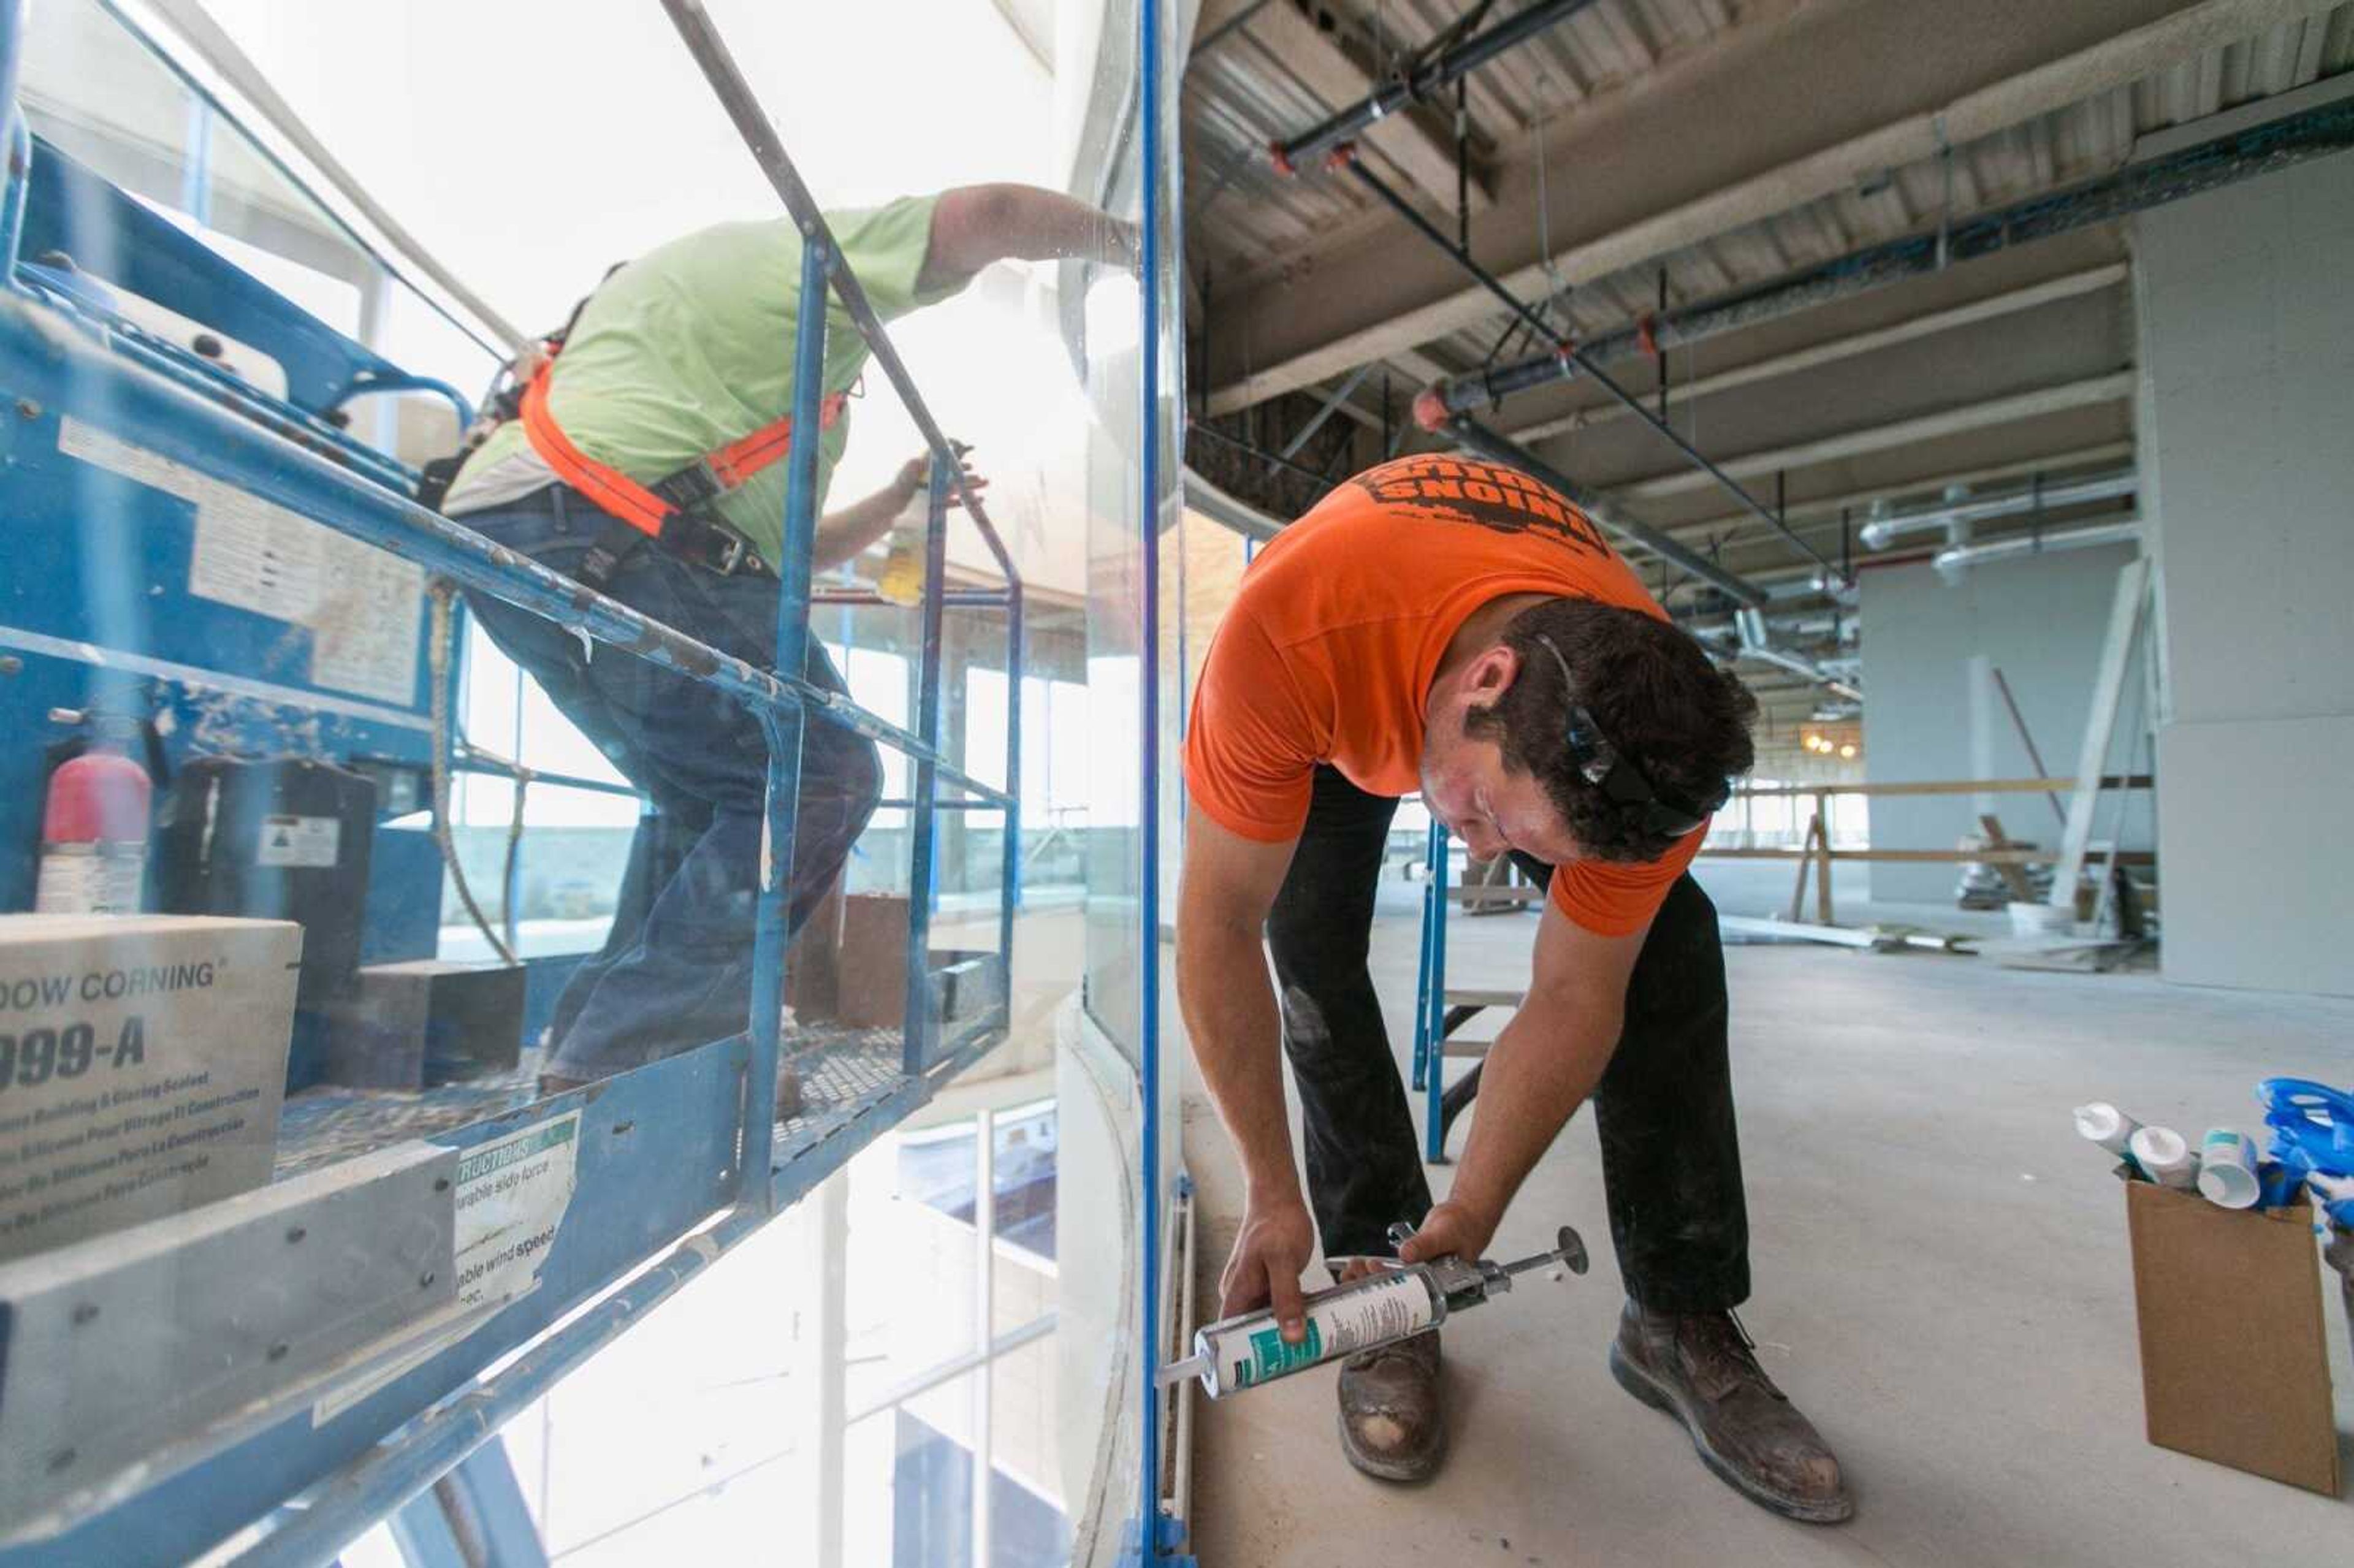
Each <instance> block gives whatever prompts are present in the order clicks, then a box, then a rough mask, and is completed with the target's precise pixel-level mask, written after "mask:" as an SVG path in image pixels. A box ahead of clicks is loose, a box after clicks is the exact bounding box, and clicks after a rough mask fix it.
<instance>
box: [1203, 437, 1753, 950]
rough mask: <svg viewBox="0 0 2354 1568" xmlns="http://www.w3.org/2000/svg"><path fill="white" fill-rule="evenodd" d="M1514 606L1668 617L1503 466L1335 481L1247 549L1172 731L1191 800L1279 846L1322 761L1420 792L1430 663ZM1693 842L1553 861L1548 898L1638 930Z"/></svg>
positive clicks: (1419, 464)
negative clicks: (1539, 603) (1660, 850)
mask: <svg viewBox="0 0 2354 1568" xmlns="http://www.w3.org/2000/svg"><path fill="white" fill-rule="evenodd" d="M1515 593H1543V594H1554V595H1558V596H1560V597H1562V598H1565V599H1595V600H1598V601H1599V602H1601V603H1603V604H1612V605H1618V606H1621V607H1623V608H1625V609H1638V610H1641V611H1642V612H1644V613H1645V614H1647V615H1654V616H1658V617H1659V618H1660V619H1662V620H1665V619H1666V612H1665V611H1663V610H1662V609H1660V608H1659V604H1658V602H1657V601H1656V600H1654V599H1652V598H1651V596H1650V595H1649V593H1646V592H1645V591H1644V589H1643V585H1642V584H1641V583H1640V582H1639V581H1638V580H1637V578H1636V577H1635V574H1634V573H1633V572H1632V571H1631V570H1629V569H1628V566H1627V563H1626V562H1624V561H1622V560H1620V559H1619V558H1618V556H1617V553H1616V552H1614V551H1613V550H1612V549H1611V548H1610V546H1608V545H1607V544H1606V543H1605V542H1604V541H1603V538H1602V533H1601V530H1600V529H1598V528H1596V526H1595V525H1594V523H1593V521H1592V520H1591V519H1590V518H1588V517H1587V516H1586V515H1585V513H1583V512H1581V511H1579V510H1578V509H1577V508H1576V507H1575V505H1573V504H1571V503H1569V502H1568V501H1566V500H1564V498H1563V497H1562V496H1561V495H1560V494H1559V493H1556V492H1554V491H1553V490H1551V489H1549V488H1547V487H1546V486H1544V485H1543V484H1540V483H1539V482H1537V481H1535V480H1533V479H1531V478H1529V477H1528V476H1527V475H1526V474H1523V473H1521V472H1519V471H1515V470H1512V469H1508V468H1503V467H1500V466H1497V465H1494V464H1490V463H1481V462H1471V461H1464V460H1462V459H1458V458H1448V457H1437V456H1428V455H1418V456H1414V457H1405V458H1399V459H1396V460H1395V461H1391V462H1386V463H1384V464H1382V465H1381V466H1380V467H1378V468H1374V469H1370V470H1368V471H1365V472H1363V473H1361V474H1359V475H1357V476H1356V477H1355V478H1354V479H1352V480H1350V481H1349V482H1346V483H1344V484H1342V485H1341V487H1340V488H1339V489H1337V490H1335V491H1333V492H1332V493H1331V494H1330V495H1327V496H1326V497H1325V498H1324V499H1323V500H1322V501H1320V502H1318V503H1316V505H1315V507H1314V508H1313V509H1312V510H1310V512H1309V513H1308V514H1307V515H1306V516H1304V517H1302V518H1300V519H1299V522H1297V523H1294V524H1291V526H1289V527H1288V528H1286V529H1285V530H1284V531H1283V532H1282V534H1281V535H1278V536H1277V538H1276V539H1275V541H1274V542H1273V543H1271V544H1269V545H1268V546H1267V547H1266V548H1265V549H1263V550H1262V551H1260V552H1259V555H1258V558H1257V560H1255V561H1254V562H1252V563H1251V567H1250V570H1249V571H1247V572H1246V573H1245V574H1244V576H1243V581H1242V588H1241V590H1240V591H1239V592H1238V593H1236V595H1235V602H1234V603H1233V605H1232V606H1231V607H1229V608H1228V609H1227V610H1226V613H1225V619H1224V620H1221V621H1220V622H1219V624H1218V630H1217V635H1216V636H1215V637H1214V638H1213V639H1212V640H1211V643H1210V652H1209V657H1208V660H1207V661H1206V662H1204V666H1203V670H1202V677H1201V683H1200V685H1199V687H1198V688H1197V689H1196V690H1195V692H1194V694H1193V720H1192V723H1191V725H1190V726H1189V727H1188V729H1187V731H1186V736H1185V783H1186V786H1187V788H1188V789H1190V790H1191V792H1192V795H1193V803H1194V804H1195V805H1198V806H1199V807H1201V808H1202V810H1204V811H1205V812H1206V813H1208V814H1209V816H1210V818H1211V820H1213V821H1215V822H1217V823H1218V824H1219V825H1220V826H1221V827H1224V828H1226V829H1228V830H1229V831H1231V832H1235V833H1239V834H1240V835H1242V836H1243V837H1244V838H1246V839H1254V840H1257V841H1258V842H1263V843H1281V842H1286V841H1288V840H1290V839H1293V838H1297V837H1298V836H1299V830H1300V828H1301V826H1302V825H1303V824H1304V823H1305V822H1306V821H1307V820H1308V801H1309V795H1310V785H1311V781H1312V779H1313V775H1314V771H1315V768H1316V765H1317V764H1318V763H1320V762H1329V763H1331V765H1332V766H1333V767H1334V768H1338V769H1340V771H1341V774H1342V775H1343V776H1345V777H1346V778H1347V779H1349V781H1350V782H1351V783H1352V784H1354V785H1356V786H1357V788H1359V789H1363V790H1366V791H1368V792H1369V793H1372V794H1375V795H1406V794H1411V793H1413V792H1414V791H1415V790H1416V789H1420V788H1421V761H1422V742H1423V729H1424V726H1425V723H1426V718H1427V703H1428V700H1429V694H1430V682H1431V676H1432V674H1433V673H1435V672H1436V671H1437V668H1438V660H1439V656H1440V655H1441V654H1442V653H1444V652H1446V649H1447V643H1448V641H1451V640H1452V639H1453V638H1454V636H1455V633H1456V631H1457V630H1458V628H1460V627H1461V626H1462V624H1463V622H1464V620H1465V619H1466V618H1468V617H1469V615H1470V614H1471V612H1472V611H1473V610H1475V609H1479V607H1480V606H1481V605H1483V604H1486V603H1488V602H1489V601H1490V600H1491V599H1500V598H1501V597H1503V596H1504V595H1506V594H1515ZM1707 832H1708V829H1707V825H1706V824H1705V823H1703V824H1702V826H1701V827H1700V828H1699V829H1697V830H1695V831H1694V832H1691V834H1689V835H1688V836H1686V837H1685V838H1684V840H1683V841H1682V842H1680V843H1678V844H1677V845H1676V846H1675V847H1674V848H1673V849H1671V850H1670V851H1669V852H1668V853H1667V854H1666V855H1665V856H1663V857H1662V858H1660V859H1659V860H1657V861H1653V862H1650V863H1647V864H1641V865H1628V864H1619V863H1610V862H1606V861H1577V862H1574V863H1570V864H1567V865H1563V866H1558V867H1556V868H1555V869H1554V871H1553V902H1554V903H1555V904H1557V905H1559V906H1560V907H1561V911H1562V913H1563V914H1564V915H1566V916H1569V917H1570V918H1571V919H1572V920H1575V921H1576V922H1577V924H1578V925H1580V926H1582V927H1585V929H1587V930H1589V931H1594V932H1597V933H1599V934H1601V935H1604V936H1623V935H1625V934H1626V933H1628V932H1630V931H1636V930H1639V929H1641V928H1642V927H1643V926H1644V925H1645V924H1646V923H1647V922H1648V921H1649V919H1650V918H1651V916H1652V915H1653V914H1655V913H1656V912H1657V911H1658V909H1659V903H1660V901H1661V900H1662V899H1664V898H1665V897H1666V896H1667V893H1668V887H1669V885H1670V884H1671V883H1673V882H1674V881H1675V879H1676V878H1677V877H1678V876H1679V875H1681V874H1682V872H1683V869H1684V867H1685V866H1687V865H1688V864H1690V863H1691V858H1692V855H1693V854H1694V853H1697V851H1698V850H1699V848H1700V842H1701V840H1702V837H1703V836H1705V834H1706V833H1707Z"/></svg>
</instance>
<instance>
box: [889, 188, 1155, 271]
mask: <svg viewBox="0 0 2354 1568" xmlns="http://www.w3.org/2000/svg"><path fill="white" fill-rule="evenodd" d="M1140 249H1141V244H1140V236H1139V233H1138V229H1137V227H1136V225H1135V224H1133V223H1130V222H1129V221H1128V220H1127V219H1125V218H1119V217H1112V216H1111V215H1110V214H1108V213H1105V212H1099V211H1097V209H1096V208H1094V207H1089V206H1088V205H1087V203H1085V202H1083V201H1078V200H1076V199H1075V198H1073V197H1070V196H1064V195H1063V194H1062V193H1061V192H1059V191H1050V190H1044V189H1041V188H1040V187H1039V186H1036V185H960V186H958V187H957V188H956V189H954V190H950V191H943V192H941V193H940V197H939V200H938V201H937V202H935V203H934V204H933V205H932V232H931V238H930V242H929V244H928V246H927V247H926V248H925V250H924V265H923V269H922V270H920V271H918V272H917V274H916V288H917V292H919V293H922V294H927V295H928V294H937V293H939V292H941V291H946V290H950V289H960V288H962V287H963V286H964V285H965V283H966V282H967V281H970V279H971V277H972V275H973V274H974V273H976V272H978V271H980V270H981V269H982V268H983V267H986V266H988V265H989V264H990V263H991V262H993V261H1054V260H1062V259H1063V258H1065V257H1074V258H1076V259H1078V260H1087V261H1103V262H1108V263H1110V264H1111V265H1113V266H1118V267H1133V266H1135V265H1136V260H1137V254H1138V252H1139V250H1140Z"/></svg>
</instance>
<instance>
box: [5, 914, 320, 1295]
mask: <svg viewBox="0 0 2354 1568" xmlns="http://www.w3.org/2000/svg"><path fill="white" fill-rule="evenodd" d="M301 962H302V927H300V926H297V925H295V924H294V923H293V922H292V921H290V920H237V919H226V918H214V917H210V916H187V915H88V916H80V915H0V1259H6V1258H12V1257H21V1256H23V1255H26V1254H27V1253H32V1252H38V1251H40V1250H42V1249H43V1248H46V1247H51V1246H56V1245H60V1244H62V1243H65V1242H70V1241H80V1240H81V1239H83V1238H85V1237H88V1236H93V1235H97V1234H101V1233H102V1232H106V1231H111V1230H115V1229H118V1228H120V1227H121V1226H123V1225H128V1224H136V1223H138V1222H140V1221H142V1220H153V1219H158V1218H161V1217H163V1216H164V1215H166V1214H175V1213H180V1212H182V1211H183V1210H186V1209H192V1208H194V1207H196V1205H197V1204H199V1203H208V1202H212V1201H213V1200H215V1199H217V1198H226V1197H229V1196H232V1195H234V1194H236V1193H239V1192H246V1191H248V1190H249V1189H251V1188H254V1187H259V1186H260V1185H261V1184H262V1183H263V1182H265V1181H269V1180H270V1161H271V1160H272V1159H273V1158H274V1157H275V1155H276V1153H277V1148H278V1111H279V1106H280V1103H281V1100H282V1099H283V1097H284V1095H285V1088H286V1052H287V1045H288V1042H289V1038H290V1035H291V1032H292V1027H293V1019H294V982H295V971H296V969H297V968H298V967H299V966H300V964H301Z"/></svg>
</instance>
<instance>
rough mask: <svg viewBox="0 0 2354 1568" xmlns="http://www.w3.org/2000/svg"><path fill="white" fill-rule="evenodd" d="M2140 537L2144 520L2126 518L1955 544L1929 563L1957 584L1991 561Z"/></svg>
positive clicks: (2086, 547)
mask: <svg viewBox="0 0 2354 1568" xmlns="http://www.w3.org/2000/svg"><path fill="white" fill-rule="evenodd" d="M2140 538H2141V519H2140V518H2139V517H2126V518H2121V519H2119V520H2118V521H2116V522H2114V523H2094V524H2091V525H2089V526H2087V527H2084V528H2063V529H2062V530H2061V531H2060V532H2059V533H2056V534H2013V535H2009V537H2008V538H2002V539H1989V540H1988V541H1987V542H1986V543H1985V544H1983V545H1956V546H1953V547H1952V548H1951V549H1946V550H1940V551H1938V552H1937V553H1936V554H1935V556H1931V557H1930V558H1929V564H1930V565H1931V566H1933V567H1936V568H1937V575H1938V576H1939V577H1944V578H1945V579H1946V581H1948V582H1956V581H1959V580H1960V578H1961V575H1962V573H1963V572H1964V571H1966V570H1967V569H1968V568H1969V567H1975V566H1981V565H1983V564H1985V563H1986V562H1988V561H2008V560H2013V559H2016V558H2017V557H2019V556H2043V555H2050V554H2052V552H2053V551H2056V550H2087V549H2091V548H2092V547H2093V546H2096V545H2126V544H2134V543H2137V542H2138V541H2139V540H2140Z"/></svg>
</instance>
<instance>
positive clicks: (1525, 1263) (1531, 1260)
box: [1504, 1225, 1586, 1274]
mask: <svg viewBox="0 0 2354 1568" xmlns="http://www.w3.org/2000/svg"><path fill="white" fill-rule="evenodd" d="M1556 1263H1558V1264H1561V1265H1562V1266H1564V1267H1566V1268H1567V1269H1568V1270H1569V1271H1570V1273H1572V1274H1584V1273H1585V1268H1586V1263H1585V1242H1583V1241H1581V1240H1579V1239H1578V1234H1577V1233H1576V1232H1575V1231H1574V1230H1571V1229H1570V1228H1569V1227H1568V1226H1567V1225H1564V1226H1562V1227H1561V1234H1559V1235H1557V1236H1555V1237H1554V1238H1553V1250H1552V1251H1551V1252H1541V1253H1539V1254H1537V1255H1536V1256H1534V1257H1524V1258H1522V1259H1521V1260H1520V1261H1519V1262H1518V1263H1508V1264H1506V1265H1504V1272H1505V1273H1506V1274H1526V1273H1528V1272H1529V1270H1531V1269H1532V1268H1547V1267H1550V1266H1553V1264H1556Z"/></svg>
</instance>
